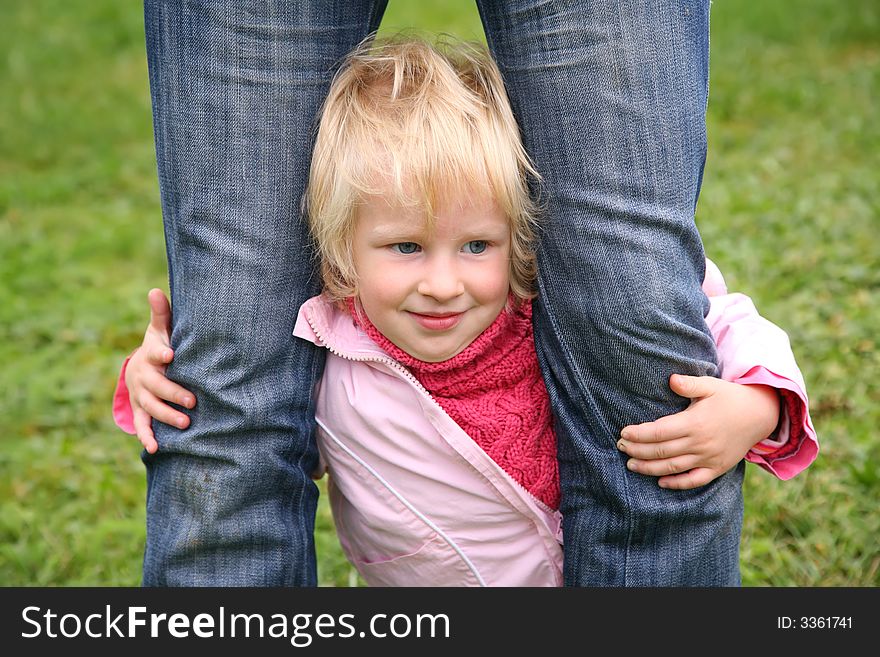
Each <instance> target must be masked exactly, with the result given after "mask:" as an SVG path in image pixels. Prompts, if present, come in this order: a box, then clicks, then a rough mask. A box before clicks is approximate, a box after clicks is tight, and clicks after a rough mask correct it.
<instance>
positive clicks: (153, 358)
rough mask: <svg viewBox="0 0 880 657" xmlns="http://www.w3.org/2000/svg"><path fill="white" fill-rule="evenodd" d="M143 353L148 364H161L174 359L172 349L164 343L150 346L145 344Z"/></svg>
mask: <svg viewBox="0 0 880 657" xmlns="http://www.w3.org/2000/svg"><path fill="white" fill-rule="evenodd" d="M144 354H145V357H146V360H147V362H148V363H149V364H150V365H155V366H163V365H167V364H168V363H170V362H171V361H172V360H174V351H173V350H172V349H171V348H170V347H169V346H168V345H165V344H163V345H159V346H151V347H147V346H146V345H145V351H144Z"/></svg>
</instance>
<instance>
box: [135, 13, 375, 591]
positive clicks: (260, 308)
mask: <svg viewBox="0 0 880 657" xmlns="http://www.w3.org/2000/svg"><path fill="white" fill-rule="evenodd" d="M384 8H385V1H384V0H381V1H372V0H363V1H361V2H345V3H335V2H334V3H324V2H305V3H287V2H278V1H275V0H268V1H267V0H262V1H256V0H253V1H250V0H248V1H242V0H225V1H221V0H204V1H195V0H188V1H187V2H167V1H162V0H146V1H145V24H146V34H147V54H148V61H149V69H150V89H151V92H152V101H153V118H154V129H155V136H156V153H157V159H158V164H159V186H160V190H161V195H162V213H163V216H164V221H165V239H166V243H167V251H168V269H169V275H170V284H171V297H172V305H173V310H174V324H173V333H172V345H173V347H174V348H175V359H174V363H173V365H172V366H171V367H170V368H169V369H168V376H169V377H171V378H172V379H174V380H176V381H178V382H180V383H181V384H182V385H183V386H184V387H186V388H189V389H190V390H193V391H194V392H195V393H196V395H197V397H198V400H199V402H198V406H197V408H196V409H195V410H194V411H192V412H191V413H190V415H191V416H192V422H191V426H190V428H189V429H187V430H186V431H179V430H176V429H174V428H172V427H169V426H165V425H162V424H160V423H158V422H156V423H155V425H154V428H155V429H156V435H157V439H158V442H159V451H158V453H157V454H155V455H153V456H150V455H146V454H145V455H144V462H145V464H146V466H147V482H148V492H147V548H146V553H145V555H144V584H145V585H190V586H193V585H226V586H230V585H251V586H260V585H314V584H315V583H316V569H315V554H314V538H313V531H314V514H315V506H316V503H317V497H318V495H317V489H316V487H315V485H314V484H313V482H312V481H311V479H310V476H309V475H310V473H311V472H312V470H313V469H314V467H315V466H316V462H317V450H316V447H315V444H314V438H313V425H314V418H313V400H312V391H313V387H314V382H315V380H316V378H317V377H318V376H319V375H320V372H321V369H322V367H323V350H319V349H317V348H315V347H313V346H312V345H307V344H306V343H305V342H304V341H302V340H296V339H294V338H293V337H292V335H291V332H292V330H293V324H294V321H295V319H296V313H297V310H298V308H299V306H300V304H301V303H302V302H303V301H305V300H306V299H307V298H308V297H309V296H311V295H313V294H315V293H316V292H317V290H318V289H319V287H320V282H319V279H318V277H317V275H316V273H315V271H314V269H313V259H312V253H311V251H310V250H309V246H308V237H307V229H306V225H305V222H304V219H303V218H302V217H301V216H300V198H301V197H302V194H303V190H304V187H305V181H306V177H307V172H308V166H309V160H310V153H311V147H312V142H313V129H314V122H315V117H316V114H317V111H318V108H319V105H320V103H321V102H322V101H323V99H324V97H325V95H326V93H327V88H328V86H329V82H330V77H331V74H332V72H333V69H334V65H336V64H338V63H339V60H340V59H341V58H342V57H343V56H344V55H345V53H346V52H347V51H348V50H350V49H351V48H352V47H353V46H354V45H355V44H357V43H358V42H359V41H360V40H361V39H362V38H363V37H365V36H366V35H367V34H368V32H370V31H371V30H373V29H375V27H376V26H377V25H378V23H379V21H380V19H381V16H382V13H383V12H384Z"/></svg>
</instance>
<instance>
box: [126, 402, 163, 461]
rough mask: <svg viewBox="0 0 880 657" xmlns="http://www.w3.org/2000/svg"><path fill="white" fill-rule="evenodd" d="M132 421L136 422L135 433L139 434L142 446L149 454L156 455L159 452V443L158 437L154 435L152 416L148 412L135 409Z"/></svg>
mask: <svg viewBox="0 0 880 657" xmlns="http://www.w3.org/2000/svg"><path fill="white" fill-rule="evenodd" d="M132 419H133V420H134V430H135V433H137V437H138V440H140V441H141V445H143V448H144V449H145V450H147V453H148V454H155V453H156V452H157V451H158V450H159V443H157V442H156V437H155V436H154V435H153V427H152V426H151V423H150V416H149V415H148V414H147V412H146V411H144V410H141V409H139V408H135V409H134V413H133V418H132Z"/></svg>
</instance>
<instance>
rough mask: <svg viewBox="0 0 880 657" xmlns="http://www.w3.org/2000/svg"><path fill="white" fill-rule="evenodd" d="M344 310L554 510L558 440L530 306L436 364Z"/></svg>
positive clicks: (506, 316)
mask: <svg viewBox="0 0 880 657" xmlns="http://www.w3.org/2000/svg"><path fill="white" fill-rule="evenodd" d="M349 309H350V310H352V315H353V316H354V317H355V322H356V323H357V324H358V325H359V326H360V327H361V328H362V329H363V330H364V331H365V332H366V333H367V335H369V336H370V338H372V340H373V341H374V342H375V343H376V344H378V345H379V346H380V347H382V349H384V350H385V351H387V352H388V354H389V355H390V356H391V357H392V358H394V359H395V360H397V361H399V362H400V363H401V364H403V365H405V366H406V367H407V368H409V370H410V371H411V372H412V374H413V375H414V376H415V377H416V379H418V381H419V382H420V383H421V384H422V385H423V386H424V387H425V389H426V390H427V391H428V392H430V393H431V395H432V396H433V397H434V399H435V400H436V401H437V403H438V404H440V406H441V408H443V410H444V411H446V412H447V413H448V414H449V416H450V417H451V418H452V419H453V420H455V422H456V423H457V424H458V426H460V427H461V428H462V429H464V430H465V432H466V433H467V434H468V435H469V436H470V437H471V438H473V440H474V441H475V442H476V443H477V444H478V445H479V446H480V447H481V448H482V449H483V450H484V451H485V452H486V453H487V454H488V455H489V456H490V457H491V458H492V460H493V461H495V462H496V463H497V464H498V465H500V466H501V467H502V468H503V469H504V471H505V472H507V474H509V475H510V476H511V477H513V479H515V480H516V481H517V482H519V483H520V484H521V485H522V486H523V487H524V488H525V489H526V490H528V491H529V492H530V493H531V494H532V495H534V496H535V497H536V498H538V499H539V500H541V501H542V502H544V504H546V505H547V506H549V507H550V508H552V509H558V508H559V466H558V463H557V460H556V437H555V435H554V433H553V425H552V416H551V414H550V400H549V398H548V397H547V389H546V387H545V386H544V381H543V380H542V379H541V372H540V370H539V369H538V357H537V354H536V353H535V341H534V339H533V335H532V304H531V302H529V301H526V302H524V303H521V304H519V306H518V307H516V308H514V309H513V310H511V311H502V312H501V314H499V315H498V317H497V318H496V319H495V321H494V322H493V323H492V324H491V325H490V326H489V328H487V329H486V330H485V331H483V332H482V333H481V334H480V335H479V336H477V339H476V340H474V341H473V342H472V343H471V344H470V345H468V346H467V347H466V348H465V349H464V351H462V352H461V353H460V354H458V355H457V356H454V357H452V358H450V359H449V360H445V361H442V362H440V363H426V362H425V361H421V360H418V359H417V358H413V357H412V356H410V355H409V354H408V353H406V352H405V351H403V350H402V349H400V348H398V347H397V346H396V345H394V343H392V342H391V341H390V340H388V338H386V337H385V336H384V335H382V334H381V333H380V332H379V330H378V329H377V328H376V327H375V326H373V324H372V323H371V322H370V320H369V319H367V317H366V315H365V314H364V313H362V312H361V313H357V312H353V310H354V309H353V304H351V303H349Z"/></svg>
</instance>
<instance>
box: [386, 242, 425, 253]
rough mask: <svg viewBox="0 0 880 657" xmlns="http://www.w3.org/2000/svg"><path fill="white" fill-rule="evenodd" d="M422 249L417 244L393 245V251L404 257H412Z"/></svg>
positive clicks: (402, 243)
mask: <svg viewBox="0 0 880 657" xmlns="http://www.w3.org/2000/svg"><path fill="white" fill-rule="evenodd" d="M421 248H422V247H420V246H419V245H418V244H416V243H415V242H398V243H397V244H392V245H391V250H392V251H397V252H398V253H401V254H403V255H412V254H413V253H416V252H417V251H419V250H420V249H421Z"/></svg>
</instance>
